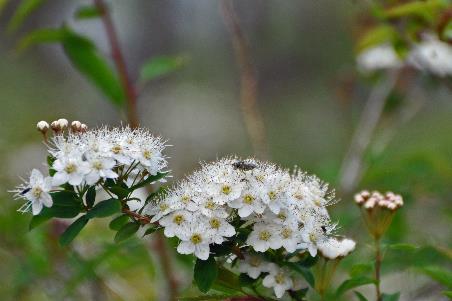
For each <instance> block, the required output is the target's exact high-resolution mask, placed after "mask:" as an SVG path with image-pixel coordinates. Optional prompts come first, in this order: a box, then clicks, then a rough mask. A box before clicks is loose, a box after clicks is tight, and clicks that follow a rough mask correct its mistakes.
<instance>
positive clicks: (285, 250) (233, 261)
mask: <svg viewBox="0 0 452 301" xmlns="http://www.w3.org/2000/svg"><path fill="white" fill-rule="evenodd" d="M49 127H50V128H52V130H53V132H54V135H52V136H51V137H47V133H48V129H49ZM37 128H38V130H39V131H41V132H42V133H43V135H44V138H45V139H46V141H47V146H48V151H49V156H48V160H47V161H48V168H49V176H44V175H43V174H42V173H41V172H40V171H38V170H37V169H33V170H32V172H31V175H30V179H29V180H28V181H25V183H24V184H22V185H20V186H18V187H17V188H16V190H14V192H15V196H16V197H17V198H19V199H25V200H26V203H25V204H24V205H23V206H22V207H21V209H20V211H22V212H27V211H30V208H31V212H32V214H33V215H34V217H33V219H32V226H33V227H34V226H36V225H37V224H39V223H41V222H43V221H45V220H47V219H50V218H52V217H57V218H75V217H77V219H76V220H75V221H74V222H73V223H72V224H71V225H70V226H69V227H68V228H67V229H66V231H65V232H64V233H63V234H62V236H61V238H60V242H61V243H62V244H63V245H64V244H68V243H70V242H71V241H72V240H73V239H74V238H75V236H76V235H77V234H78V233H79V232H80V231H81V230H82V228H83V227H84V226H85V225H86V224H87V223H88V221H89V220H90V219H92V218H96V217H107V216H111V215H113V214H116V213H123V215H120V216H119V217H116V218H115V219H114V220H112V222H111V227H112V228H114V229H118V233H117V234H116V237H115V240H116V241H121V240H122V239H124V238H127V237H128V236H130V235H132V234H133V233H135V232H136V231H138V229H139V228H140V227H141V226H148V229H147V230H146V234H150V233H152V232H154V231H158V230H160V229H162V230H163V232H164V234H165V236H167V237H177V238H178V240H179V241H180V242H179V245H178V247H177V251H178V252H179V253H181V254H194V255H195V256H196V257H197V258H198V263H197V266H204V267H203V268H202V269H199V268H196V267H195V280H196V282H197V284H198V287H199V288H200V289H201V291H207V290H209V288H210V287H211V285H212V284H213V282H214V281H215V277H211V278H210V279H204V277H202V276H203V273H205V270H206V269H207V270H209V269H214V270H216V269H218V267H219V266H218V265H217V261H218V264H220V268H221V269H227V270H232V271H238V272H239V273H241V274H242V275H244V276H243V277H249V278H250V279H253V289H256V290H257V288H256V286H257V285H258V283H259V282H258V280H259V279H261V280H262V286H263V287H266V288H272V289H273V290H274V294H275V296H276V297H277V298H281V297H282V296H283V295H284V294H285V292H286V291H289V292H290V294H296V293H297V291H298V292H301V293H303V294H304V293H305V292H306V291H305V290H303V291H300V290H301V289H302V288H303V289H304V288H305V287H304V286H303V285H302V282H300V275H301V276H303V277H304V278H306V280H307V281H308V282H310V283H311V285H313V280H312V277H313V276H312V275H311V274H310V272H309V270H306V269H305V268H304V267H303V264H304V263H305V262H306V261H311V259H310V258H316V255H317V254H318V253H319V254H320V255H321V256H323V257H324V258H326V259H329V260H335V259H338V258H339V259H340V258H342V257H344V256H346V255H347V254H349V253H350V252H351V251H353V250H354V248H355V243H354V242H353V241H352V240H350V239H343V238H340V237H338V236H336V233H335V228H336V224H335V223H333V222H332V221H331V219H330V217H329V214H328V211H327V209H326V208H327V206H328V205H331V204H333V203H334V202H335V199H334V194H333V192H331V191H329V190H328V186H327V185H326V184H324V183H322V182H321V181H320V180H319V179H318V178H316V177H315V176H310V175H307V174H306V173H304V172H302V171H300V170H299V169H295V170H294V171H293V172H290V171H289V170H287V169H282V168H280V167H278V166H276V165H275V164H272V163H267V162H261V161H258V160H255V159H252V158H249V159H246V160H242V159H240V158H236V157H228V158H224V159H220V160H218V161H216V162H213V163H203V164H202V167H201V169H200V170H198V171H196V172H194V173H193V174H192V175H190V176H188V177H187V179H185V180H182V181H180V182H179V183H178V184H177V185H176V186H175V187H174V188H172V189H170V190H168V191H166V192H162V191H160V193H152V194H150V195H149V197H148V198H147V199H146V202H144V205H143V206H142V207H141V208H138V209H137V210H134V211H132V210H130V208H129V207H128V202H129V201H132V200H133V199H134V198H133V197H132V196H131V195H132V193H133V191H134V190H136V189H138V188H140V187H143V186H145V185H147V184H152V183H154V182H156V181H158V180H160V181H163V180H164V177H165V176H166V175H167V174H168V172H167V171H165V170H164V169H165V168H166V167H167V160H166V157H165V156H164V154H163V151H164V148H165V142H164V141H163V140H162V139H161V138H160V137H155V136H153V135H152V134H150V133H149V132H148V131H147V130H145V129H142V128H138V129H131V128H129V127H121V128H107V127H102V128H99V129H92V130H88V129H87V127H86V125H83V124H81V123H80V122H78V121H74V122H72V124H71V126H70V127H68V121H67V120H65V119H60V120H58V121H55V122H52V123H51V125H50V126H49V125H48V124H47V123H46V122H39V123H38V125H37ZM163 191H164V190H163ZM102 194H104V195H108V199H106V200H100V201H99V200H98V199H99V198H96V195H102ZM215 258H216V259H215ZM197 271H199V272H198V273H197ZM297 271H298V272H297ZM245 275H246V276H245ZM243 277H242V278H243Z"/></svg>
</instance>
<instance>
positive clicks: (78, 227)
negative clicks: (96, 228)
mask: <svg viewBox="0 0 452 301" xmlns="http://www.w3.org/2000/svg"><path fill="white" fill-rule="evenodd" d="M88 220H89V218H88V217H87V216H86V215H83V216H81V217H79V218H78V219H77V220H76V221H75V222H73V223H72V224H71V225H70V226H69V227H68V228H67V229H66V231H64V232H63V234H61V236H60V244H61V245H62V246H66V245H68V244H69V243H71V241H73V240H74V238H75V237H76V236H77V235H78V234H79V233H80V231H82V229H83V227H85V226H86V224H87V223H88Z"/></svg>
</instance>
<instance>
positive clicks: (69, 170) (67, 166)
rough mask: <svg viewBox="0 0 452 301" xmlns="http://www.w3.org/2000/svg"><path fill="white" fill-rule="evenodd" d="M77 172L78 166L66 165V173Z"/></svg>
mask: <svg viewBox="0 0 452 301" xmlns="http://www.w3.org/2000/svg"><path fill="white" fill-rule="evenodd" d="M76 170H77V166H76V165H75V164H72V163H69V164H68V165H66V167H65V168H64V171H65V172H66V173H73V172H74V171H76Z"/></svg>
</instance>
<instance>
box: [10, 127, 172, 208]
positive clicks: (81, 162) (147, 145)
mask: <svg viewBox="0 0 452 301" xmlns="http://www.w3.org/2000/svg"><path fill="white" fill-rule="evenodd" d="M51 127H52V129H53V130H54V132H55V136H53V138H52V141H51V143H50V145H49V153H50V154H51V157H52V163H51V166H49V168H51V169H52V170H53V171H54V174H53V176H52V177H44V176H43V175H42V173H41V172H39V171H38V170H36V169H34V170H33V171H32V172H31V176H30V179H29V180H28V181H25V183H24V184H22V185H20V186H19V187H17V189H16V190H14V192H16V195H15V196H16V197H17V198H23V199H25V200H27V201H28V202H27V203H26V204H25V205H24V206H23V207H22V208H21V211H28V210H29V208H30V206H31V207H32V212H33V214H34V215H36V214H39V212H40V211H41V209H42V207H43V205H44V206H47V207H51V206H52V198H51V197H50V194H49V192H50V191H51V190H54V189H57V188H58V187H59V186H60V185H63V184H66V183H68V184H69V185H72V186H85V185H88V186H91V185H96V184H99V183H101V181H102V180H106V179H117V178H118V177H121V178H122V179H124V180H125V181H126V184H127V185H128V186H129V187H130V186H132V185H134V184H137V183H138V182H139V181H142V180H144V179H146V177H147V176H149V175H156V174H157V173H158V172H160V171H162V170H163V169H164V168H165V167H166V166H167V161H166V158H165V157H164V156H163V154H162V151H163V149H164V148H165V142H164V141H162V139H161V138H159V137H155V136H153V135H152V134H151V133H149V132H148V131H147V130H145V129H131V128H129V127H121V128H107V127H103V128H99V129H93V130H88V129H87V127H86V125H84V124H81V123H80V122H78V121H77V122H76V121H74V122H73V123H72V124H71V131H68V133H67V134H65V133H64V130H65V129H66V128H67V127H68V122H67V120H65V119H60V120H58V121H54V122H52V125H51ZM37 128H38V130H39V131H42V132H43V133H45V132H44V131H46V130H47V129H48V126H47V124H44V122H39V123H38V125H37ZM85 187H86V186H85Z"/></svg>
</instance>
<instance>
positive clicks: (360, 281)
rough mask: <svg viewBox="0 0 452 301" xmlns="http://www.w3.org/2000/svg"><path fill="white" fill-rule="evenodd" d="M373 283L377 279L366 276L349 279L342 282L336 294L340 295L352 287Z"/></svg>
mask: <svg viewBox="0 0 452 301" xmlns="http://www.w3.org/2000/svg"><path fill="white" fill-rule="evenodd" d="M371 283H375V280H374V279H372V278H369V277H364V276H361V277H355V278H350V279H347V280H345V281H344V282H342V284H341V285H340V286H339V287H338V289H337V290H336V296H337V297H340V296H341V295H342V294H343V293H345V292H346V291H348V290H350V289H352V288H355V287H358V286H362V285H367V284H371Z"/></svg>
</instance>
